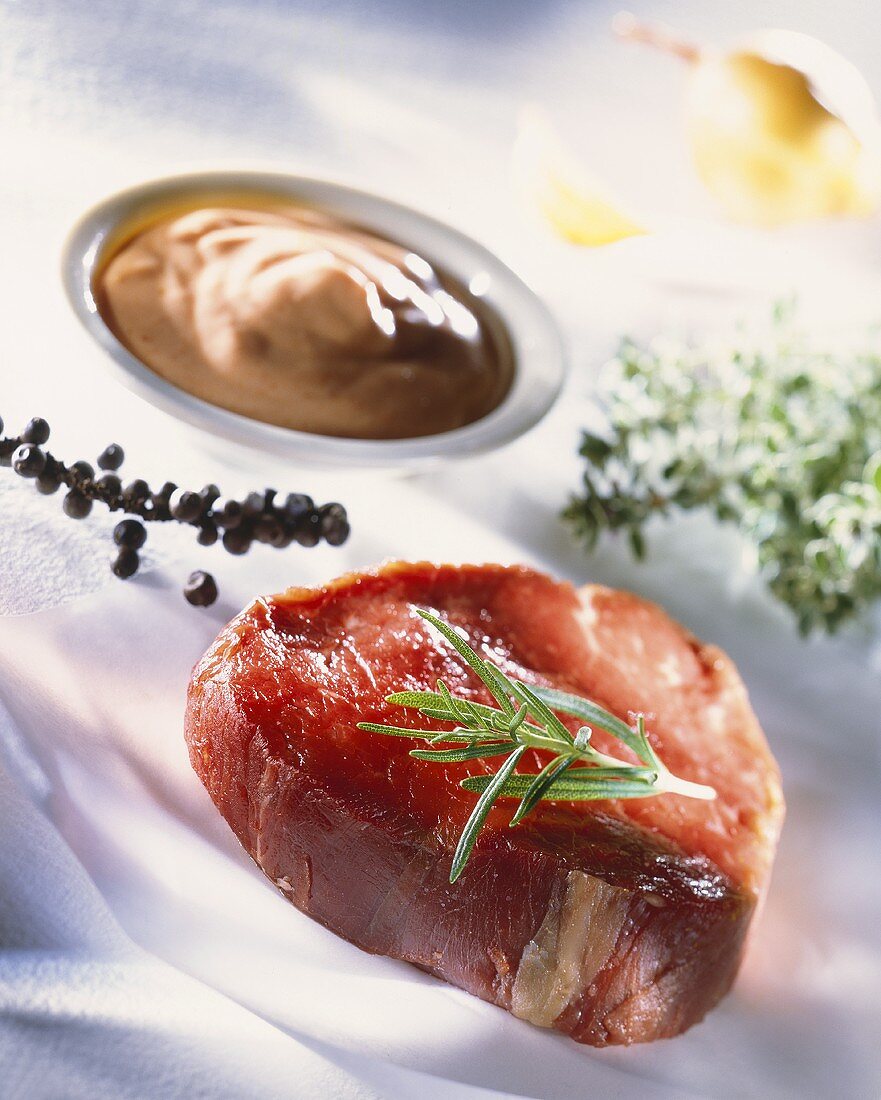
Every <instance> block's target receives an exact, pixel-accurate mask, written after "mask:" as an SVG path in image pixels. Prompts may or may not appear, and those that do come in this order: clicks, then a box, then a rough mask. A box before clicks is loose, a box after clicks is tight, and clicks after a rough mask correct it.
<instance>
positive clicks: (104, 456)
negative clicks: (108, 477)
mask: <svg viewBox="0 0 881 1100" xmlns="http://www.w3.org/2000/svg"><path fill="white" fill-rule="evenodd" d="M123 462H125V451H124V450H123V449H122V447H120V445H119V444H118V443H110V444H108V445H107V446H106V447H105V448H104V450H103V451H102V452H101V453H100V454H99V455H98V467H99V468H100V469H102V470H118V469H119V467H120V466H121V465H122V464H123Z"/></svg>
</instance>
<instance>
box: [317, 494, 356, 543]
mask: <svg viewBox="0 0 881 1100" xmlns="http://www.w3.org/2000/svg"><path fill="white" fill-rule="evenodd" d="M318 515H319V517H320V521H321V533H322V535H323V536H324V538H325V541H326V542H327V543H328V544H329V545H330V546H342V544H343V543H344V542H345V541H346V539H347V538H348V537H349V521H348V518H347V517H346V510H345V508H344V507H343V506H342V504H325V505H323V506H322V507H321V509H320V510H319V513H318Z"/></svg>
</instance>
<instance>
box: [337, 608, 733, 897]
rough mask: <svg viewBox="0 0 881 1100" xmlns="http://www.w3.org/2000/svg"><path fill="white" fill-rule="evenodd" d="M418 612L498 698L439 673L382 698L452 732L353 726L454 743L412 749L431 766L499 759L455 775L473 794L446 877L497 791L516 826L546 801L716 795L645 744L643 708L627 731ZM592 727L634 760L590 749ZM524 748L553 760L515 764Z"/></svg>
mask: <svg viewBox="0 0 881 1100" xmlns="http://www.w3.org/2000/svg"><path fill="white" fill-rule="evenodd" d="M417 611H418V613H419V614H420V615H421V616H422V618H423V619H425V621H426V622H428V623H430V625H431V626H432V627H434V629H435V630H437V631H438V632H439V633H440V634H442V635H443V637H444V638H445V639H446V640H447V642H449V644H450V645H451V646H452V647H453V649H455V650H456V652H457V653H458V654H459V656H460V657H461V658H462V660H463V661H464V662H465V663H466V664H467V665H468V666H469V668H470V669H471V670H472V672H474V674H475V675H476V676H477V677H478V679H479V680H481V682H482V683H483V684H484V686H485V687H486V689H487V691H488V692H489V693H490V695H491V696H492V698H493V700H494V701H495V703H496V705H495V706H487V705H486V704H485V703H475V702H472V701H471V700H470V699H464V698H462V697H461V696H455V695H453V693H452V692H451V691H450V690H449V688H448V687H447V685H446V684H445V683H444V682H443V680H438V682H437V691H399V692H395V693H394V694H392V695H389V696H388V697H387V700H386V701H387V702H389V703H392V704H393V705H395V706H399V707H404V708H407V709H412V710H418V711H419V712H420V713H421V714H422V715H423V716H425V717H426V718H432V719H435V720H438V721H442V722H452V723H453V728H452V729H448V730H434V729H410V728H408V727H406V726H390V725H382V724H379V723H375V722H359V723H358V729H362V730H366V731H367V732H369V733H381V734H384V735H386V736H388V737H410V738H415V739H417V740H424V741H426V742H427V744H428V745H429V746H434V745H446V746H449V745H451V744H452V745H454V746H456V747H453V748H450V747H446V748H419V749H413V750H411V752H410V755H411V756H413V757H415V758H416V759H417V760H425V761H428V762H430V763H436V764H458V763H465V762H467V761H471V760H491V759H493V758H494V757H497V756H504V757H505V761H504V763H503V764H502V766H501V767H500V768H499V770H498V771H496V772H491V773H487V774H486V775H472V776H468V777H467V778H466V779H463V780H462V781H461V786H462V787H464V788H465V790H466V791H472V792H474V793H475V794H477V795H479V796H480V797H479V798H478V800H477V803H476V805H475V807H474V809H473V811H472V812H471V816H470V817H469V818H468V821H467V822H466V824H465V828H464V829H463V830H462V835H461V836H460V837H459V843H458V844H457V846H456V851H455V853H454V855H453V865H452V868H451V870H450V882H455V881H456V879H457V878H458V877H459V875H461V873H462V870H463V869H464V867H465V864H466V863H467V862H468V858H469V856H470V855H471V852H472V851H473V849H474V845H475V843H476V841H477V837H478V834H479V833H480V830H481V829H482V828H483V824H484V822H485V821H486V818H487V815H488V814H489V812H490V810H491V809H492V807H493V804H494V803H495V801H496V799H499V798H517V799H519V800H520V804H519V806H518V807H517V809H516V810H515V812H514V814H513V816H512V817H511V821H510V826H511V827H514V826H516V825H518V824H519V823H520V822H521V821H522V820H523V818H524V817H526V815H527V814H529V813H530V812H531V811H532V810H534V809H535V807H536V806H537V805H538V803H539V802H541V801H544V800H547V801H553V800H559V801H565V802H588V801H596V800H598V799H604V798H650V797H653V796H654V795H659V794H679V795H685V796H686V797H688V798H701V799H712V798H715V797H716V792H715V791H714V790H713V788H712V787H706V786H704V785H703V784H701V783H691V782H689V781H688V780H685V779H680V778H678V777H677V776H675V775H673V774H672V773H671V772H670V771H668V770H667V768H666V767H665V766H664V765H663V764H662V763H661V761H660V760H659V759H658V756H657V754H656V753H655V751H654V749H652V747H651V744H650V743H649V740H648V737H647V735H646V729H645V717H644V716H643V715H642V714H638V715H636V720H635V723H634V726H633V727H632V728H631V727H630V726H628V725H627V724H626V723H624V722H622V721H621V719H620V718H616V717H615V716H614V715H613V714H610V713H609V712H608V711H606V710H604V709H603V708H602V707H600V706H598V705H597V704H596V703H593V702H591V701H590V700H589V699H583V698H581V697H580V696H577V695H570V694H568V693H567V692H563V691H557V690H555V689H553V688H544V687H536V686H529V685H528V684H524V683H523V682H522V681H520V680H515V679H512V678H511V677H509V676H507V675H506V674H505V673H504V672H502V670H501V669H499V668H497V667H496V666H495V665H491V664H489V663H488V662H487V661H484V660H483V658H482V657H480V656H479V655H478V654H477V653H475V652H474V650H473V649H472V648H471V646H470V645H468V643H467V642H466V641H465V640H464V639H463V638H462V637H461V636H460V635H459V634H458V633H457V632H456V631H455V630H454V629H453V628H452V627H451V626H450V625H449V624H448V623H445V622H443V620H441V619H439V618H437V617H436V616H435V615H432V614H431V613H430V612H428V611H424V610H422V609H420V608H417ZM555 711H559V712H560V713H562V714H568V715H571V716H573V717H575V718H578V719H580V720H582V721H583V722H584V723H585V724H584V725H582V726H581V727H580V728H579V730H578V732H577V734H575V736H574V737H573V735H572V734H571V733H570V731H569V730H568V729H567V727H566V726H565V725H564V723H563V722H562V721H561V720H560V718H559V717H558V715H557V714H556V713H554V712H555ZM587 723H590V725H588V724H587ZM594 727H596V728H599V729H603V730H605V731H606V732H607V733H610V734H611V735H612V736H613V737H615V738H617V739H618V740H619V741H621V742H623V744H625V745H626V746H627V747H628V748H629V749H630V750H631V751H632V752H633V753H634V754H635V755H636V757H637V759H638V760H639V763H638V764H633V763H631V762H630V761H628V760H621V759H619V758H618V757H616V756H609V755H608V754H606V753H602V752H600V751H599V750H598V749H595V748H594V747H593V745H592V744H591V734H592V731H593V728H594ZM529 749H538V750H540V751H542V752H548V753H551V754H552V758H551V759H550V760H549V761H548V763H547V764H546V765H545V766H544V767H543V768H542V770H541V771H540V772H537V773H532V772H518V771H516V768H517V765H518V763H519V762H520V759H521V758H522V756H523V755H524V753H526V752H527V750H529Z"/></svg>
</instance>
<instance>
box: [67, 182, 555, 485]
mask: <svg viewBox="0 0 881 1100" xmlns="http://www.w3.org/2000/svg"><path fill="white" fill-rule="evenodd" d="M249 190H250V191H266V192H268V193H271V194H273V195H279V194H280V195H283V196H290V197H291V199H293V200H299V201H302V202H305V203H308V204H313V205H316V206H320V207H322V208H323V209H326V210H329V211H330V212H332V213H336V214H338V215H340V216H342V217H345V218H349V219H351V220H353V221H356V222H358V223H360V224H362V225H364V226H366V227H367V228H369V229H373V230H374V231H376V232H378V233H380V234H382V235H385V236H389V237H391V238H393V239H397V240H400V241H402V242H404V243H406V244H407V245H409V246H410V247H412V248H413V249H414V250H416V251H419V252H421V253H422V254H424V255H425V256H426V257H427V258H428V259H429V260H430V261H434V262H436V263H438V264H439V265H440V266H441V267H442V268H444V269H446V270H447V271H449V272H450V273H451V274H452V275H453V276H455V277H457V278H459V279H460V280H461V281H463V282H464V283H465V284H466V285H468V284H469V283H470V282H471V281H472V280H473V279H474V277H475V276H480V277H481V278H482V281H483V282H484V283H485V284H486V290H485V292H484V293H482V294H481V298H482V300H484V301H486V302H487V303H488V304H489V306H490V307H491V308H493V309H495V311H496V312H497V314H498V315H499V316H500V317H501V319H502V321H503V322H504V324H505V325H506V327H507V329H508V333H509V335H510V338H511V341H512V344H513V348H514V356H515V376H514V381H513V383H512V386H511V389H510V391H509V393H508V394H507V396H506V397H505V399H504V400H503V401H502V403H501V404H500V405H499V406H498V408H496V409H494V410H493V411H492V412H491V413H489V414H488V415H487V416H485V417H484V418H483V419H481V420H478V421H475V422H474V423H473V424H468V425H466V426H465V427H463V428H457V429H455V430H453V431H450V432H445V433H443V434H440V435H431V436H422V437H419V438H416V439H402V440H362V439H341V438H337V437H335V436H324V435H313V434H310V433H307V432H299V431H294V430H292V429H289V428H280V427H277V426H275V425H271V424H264V423H262V422H261V421H258V420H252V419H250V418H248V417H245V416H240V415H239V414H237V413H233V412H229V411H228V410H226V409H222V408H220V407H218V406H216V405H211V404H209V403H208V402H206V401H202V400H201V399H199V398H197V397H194V396H192V395H191V394H189V393H187V392H186V391H185V390H182V389H179V388H178V387H177V386H174V385H172V384H171V383H170V382H167V381H166V380H165V379H163V378H161V377H160V376H159V375H158V374H156V373H154V372H153V371H152V370H150V368H149V367H147V366H145V364H144V363H142V362H141V360H140V359H138V358H137V357H136V356H135V355H133V354H132V353H131V352H130V351H129V350H128V349H127V348H126V347H125V346H124V345H123V344H122V343H120V341H119V340H118V339H117V338H116V336H115V335H114V334H113V333H112V332H111V330H110V329H109V328H108V326H107V325H106V324H105V322H104V319H103V318H102V317H101V314H100V313H99V311H98V308H97V305H96V303H95V299H94V297H93V295H92V289H91V287H92V276H93V273H94V271H95V267H96V265H97V263H98V262H99V260H100V258H101V255H102V249H103V247H104V245H105V243H106V242H107V240H108V238H109V237H110V236H111V234H112V233H113V231H114V230H115V229H116V228H117V227H118V226H119V225H120V224H122V223H124V222H125V221H126V220H127V219H128V218H130V217H132V216H134V215H135V214H136V213H137V212H138V211H139V210H142V209H144V208H149V206H150V205H152V204H154V203H155V204H160V203H162V202H166V201H170V200H172V199H175V198H182V197H184V198H185V197H186V196H188V195H196V194H200V193H206V194H210V193H211V192H215V193H219V192H224V191H226V192H235V191H249ZM62 280H63V283H64V289H65V291H66V294H67V297H68V300H69V302H70V304H71V305H72V307H73V309H74V312H75V313H76V315H77V317H78V318H79V320H80V322H81V323H82V324H83V326H84V327H85V329H86V330H87V331H88V332H89V333H90V335H91V336H92V338H93V339H94V340H95V341H96V343H97V344H98V345H99V347H100V348H101V349H103V351H104V352H105V353H106V354H105V356H104V357H103V358H104V362H105V366H106V367H107V368H108V369H109V370H110V372H111V373H112V374H113V375H114V376H115V377H116V379H117V380H118V381H119V382H121V383H122V384H123V385H124V386H126V387H127V388H128V389H129V390H131V391H133V392H134V393H136V394H137V395H138V396H139V397H141V398H143V399H145V400H146V401H148V402H150V403H151V404H152V405H154V406H155V407H157V408H159V409H161V410H162V411H163V412H165V413H167V414H169V415H170V416H172V417H175V418H176V419H178V420H180V421H183V422H185V423H186V424H189V425H190V426H191V427H194V428H196V429H198V430H199V431H201V432H203V433H206V434H207V435H208V436H210V437H211V439H212V440H213V441H216V440H217V439H218V438H221V439H224V440H226V441H228V442H231V443H234V444H238V445H242V446H244V447H245V448H247V449H249V450H251V451H252V452H262V453H263V454H268V455H272V456H274V457H277V458H283V459H286V460H288V461H290V462H294V463H298V464H305V465H311V466H318V467H325V468H339V467H350V468H402V467H403V468H412V467H417V466H421V465H424V464H426V463H434V462H437V461H439V460H444V459H455V458H462V457H466V456H469V455H474V454H479V453H482V452H486V451H490V450H495V449H496V448H498V447H501V446H503V445H505V444H507V443H510V442H512V441H513V440H514V439H516V438H518V437H519V436H521V435H523V434H524V433H525V432H527V431H528V430H529V429H531V428H532V427H534V426H535V425H536V424H537V423H538V422H539V421H540V420H541V419H542V418H543V417H544V416H545V415H546V414H547V413H548V411H549V410H550V409H551V407H552V406H553V404H554V402H555V400H556V398H557V397H558V395H559V393H560V391H561V389H562V385H563V381H564V377H565V357H564V352H563V344H562V339H561V336H560V333H559V330H558V328H557V325H556V323H555V321H554V319H553V317H552V316H551V313H550V311H549V310H548V308H547V307H546V306H545V305H544V303H543V302H542V301H541V300H540V299H539V298H538V297H537V296H536V295H535V294H534V293H533V291H532V290H530V289H529V287H528V286H527V285H526V284H525V283H524V282H523V280H522V279H520V278H519V277H518V276H517V275H516V274H515V273H514V272H513V271H512V270H511V269H510V268H509V267H507V265H505V264H504V263H503V262H502V261H501V260H500V259H499V258H498V257H497V256H496V255H495V254H494V253H492V252H491V251H490V250H489V249H487V248H485V247H484V246H483V245H481V244H479V243H478V242H477V241H475V240H473V239H472V238H470V237H468V236H467V235H466V234H464V233H461V232H460V231H459V230H457V229H453V228H452V227H451V226H449V225H446V224H445V223H444V222H441V221H439V220H437V219H436V218H433V217H431V216H429V215H427V214H423V213H421V212H420V211H418V210H415V209H413V208H411V207H409V206H405V205H403V204H401V203H398V202H395V201H393V200H391V199H386V198H383V197H382V196H380V195H378V194H375V193H373V192H370V191H366V190H362V189H361V188H358V187H354V186H352V185H350V184H348V183H344V182H342V181H338V180H331V179H328V178H322V177H318V176H309V175H297V174H292V173H288V172H282V171H262V170H254V169H241V170H237V169H222V170H215V171H201V172H189V173H185V174H180V175H172V176H165V177H161V178H159V179H154V180H150V181H147V182H145V183H141V184H137V185H135V186H133V187H129V188H127V189H125V190H123V191H119V192H116V193H115V194H112V195H110V196H109V197H107V198H105V199H103V200H102V201H101V202H99V203H97V204H96V205H95V206H93V207H91V209H89V210H87V211H86V213H85V214H84V215H83V216H82V217H81V218H80V220H79V221H78V222H77V223H76V225H75V226H74V227H73V229H72V230H71V233H70V235H69V237H68V239H67V242H66V244H65V246H64V250H63V256H62Z"/></svg>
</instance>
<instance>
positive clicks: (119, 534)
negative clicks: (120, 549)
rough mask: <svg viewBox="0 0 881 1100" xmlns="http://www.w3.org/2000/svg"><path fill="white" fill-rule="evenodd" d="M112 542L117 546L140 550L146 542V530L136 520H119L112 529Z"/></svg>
mask: <svg viewBox="0 0 881 1100" xmlns="http://www.w3.org/2000/svg"><path fill="white" fill-rule="evenodd" d="M113 541H114V542H115V543H116V545H117V546H127V547H128V548H129V549H130V550H140V549H141V547H142V546H143V545H144V543H145V542H146V541H147V528H146V527H145V526H144V525H143V523H141V522H140V521H139V520H136V519H121V520H120V521H119V523H117V525H116V526H115V527H114V528H113Z"/></svg>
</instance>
